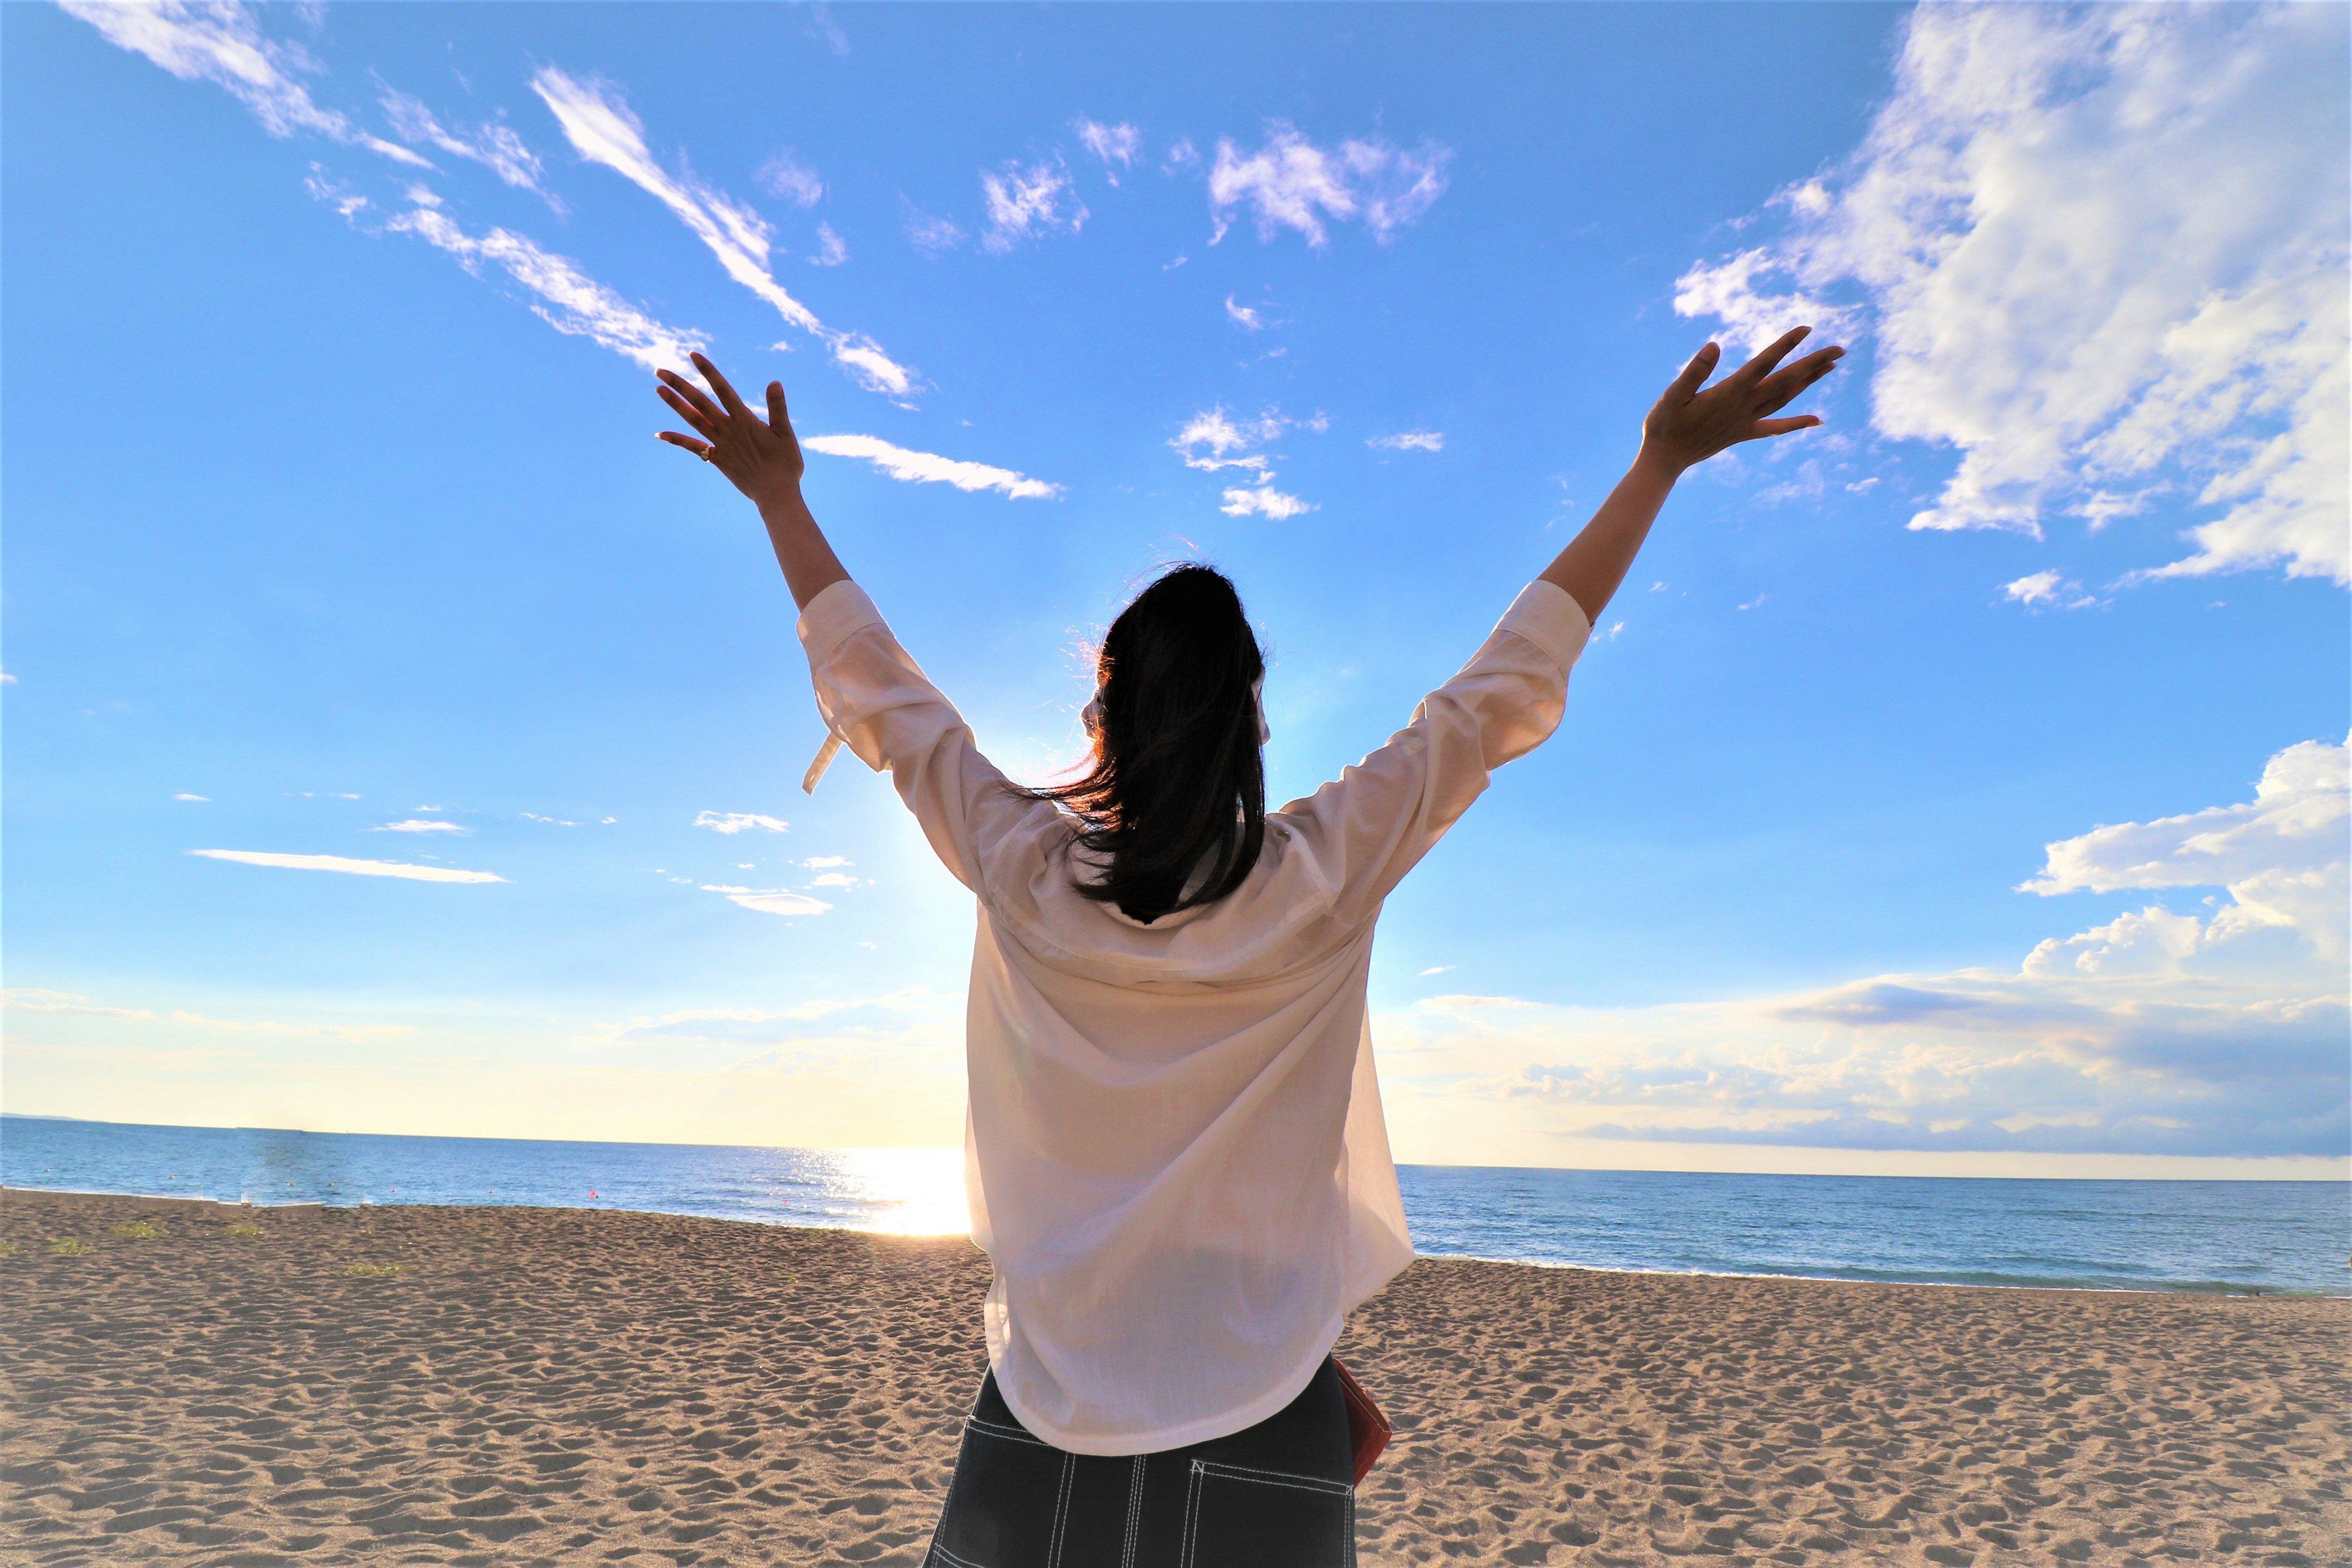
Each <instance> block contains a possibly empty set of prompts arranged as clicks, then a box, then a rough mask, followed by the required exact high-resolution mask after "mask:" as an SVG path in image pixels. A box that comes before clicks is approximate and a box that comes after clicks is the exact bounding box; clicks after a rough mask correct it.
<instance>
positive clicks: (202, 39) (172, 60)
mask: <svg viewBox="0 0 2352 1568" xmlns="http://www.w3.org/2000/svg"><path fill="white" fill-rule="evenodd" d="M58 4H59V5H60V6H61V7H62V8H63V9H64V10H65V12H66V14H67V15H68V16H78V17H79V18H80V19H81V20H83V21H85V22H87V23H89V25H90V26H93V27H95V28H97V29H98V30H99V31H100V33H102V34H104V35H105V37H106V40H107V41H108V42H109V43H110V44H113V45H115V46H116V47H119V48H124V49H129V50H131V51H132V52H134V53H136V54H142V55H144V56H146V57H147V58H149V59H151V60H152V61H154V62H155V63H156V64H157V65H159V66H161V67H163V68H164V69H165V70H167V71H169V72H171V73H172V74H173V76H175V77H178V78H179V79H181V80H182V81H209V82H212V83H214V84H215V85H216V86H218V87H222V88H226V89H227V90H228V92H229V94H230V96H232V97H234V98H235V99H236V100H237V101H238V102H239V103H242V104H244V105H245V107H246V108H247V110H249V111H250V112H251V113H252V115H253V117H254V118H255V119H256V120H257V121H260V122H261V128H262V129H263V130H264V131H267V132H269V134H270V135H272V136H291V135H293V134H294V133H295V132H298V131H299V132H310V133H311V134H312V135H316V136H324V137H326V138H328V139H329V140H330V141H333V142H341V143H343V144H344V145H345V146H350V147H364V148H366V149H368V150H369V151H370V152H372V153H382V154H383V156H385V157H387V158H390V159H392V160H394V162H395V163H406V164H409V165H411V166H412V167H415V168H422V169H429V168H431V167H432V166H433V165H432V163H431V162H430V161H429V160H427V159H425V158H424V157H421V156H419V155H418V154H417V153H414V152H412V151H410V150H409V149H408V148H406V147H403V146H401V145H400V144H399V143H397V142H387V141H385V140H383V138H382V137H380V136H371V135H369V134H368V133H367V132H363V131H362V130H360V129H359V128H358V127H357V126H355V125H353V124H352V122H351V121H350V119H349V118H348V117H347V116H345V115H344V114H343V113H342V112H341V110H332V109H321V108H320V107H319V106H318V105H317V104H316V103H314V102H312V101H311V99H310V89H307V88H305V87H304V86H303V85H302V84H301V83H300V82H299V81H296V80H295V79H294V77H295V74H296V73H298V72H301V71H315V70H317V69H318V68H319V67H318V65H317V64H316V62H314V61H313V60H311V59H310V57H309V56H308V55H307V54H305V53H304V52H303V51H302V49H301V47H299V45H295V44H290V43H282V42H278V41H276V40H273V39H270V38H268V37H263V36H262V32H261V28H260V26H259V25H258V24H257V22H256V21H255V20H254V14H253V13H252V12H251V11H249V10H247V8H246V7H245V6H243V5H237V4H236V0H226V3H225V4H196V3H194V0H144V3H142V4H136V5H131V4H122V3H121V0H58Z"/></svg>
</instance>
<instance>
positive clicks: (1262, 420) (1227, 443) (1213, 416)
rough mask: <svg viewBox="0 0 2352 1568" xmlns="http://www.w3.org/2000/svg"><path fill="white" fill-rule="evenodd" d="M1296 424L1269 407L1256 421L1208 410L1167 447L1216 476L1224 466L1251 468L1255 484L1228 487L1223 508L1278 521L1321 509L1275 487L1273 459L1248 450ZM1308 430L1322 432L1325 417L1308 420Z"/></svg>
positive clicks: (1234, 513)
mask: <svg viewBox="0 0 2352 1568" xmlns="http://www.w3.org/2000/svg"><path fill="white" fill-rule="evenodd" d="M1295 423H1297V422H1296V421H1293V420H1290V419H1286V418H1285V417H1284V416H1282V415H1281V414H1280V413H1279V412H1277V411H1276V410H1274V409H1267V410H1266V411H1265V413H1263V414H1260V415H1259V416H1257V417H1255V419H1252V418H1239V419H1237V418H1235V417H1234V416H1232V415H1230V414H1228V413H1226V412H1225V409H1224V405H1223V404H1220V405H1217V406H1215V407H1213V408H1209V409H1205V410H1203V411H1202V412H1201V413H1199V414H1195V415H1194V416H1192V418H1190V419H1189V420H1186V421H1185V423H1184V427H1183V428H1182V429H1181V430H1179V431H1178V432H1177V433H1176V435H1175V437H1174V438H1173V439H1171V441H1170V442H1169V443H1168V445H1169V446H1170V447H1173V448H1174V449H1175V451H1176V452H1177V453H1178V455H1180V456H1181V457H1182V458H1183V459H1184V466H1185V467H1186V468H1200V469H1202V470H1203V471H1205V472H1208V473H1215V472H1217V471H1218V470H1220V469H1223V468H1246V469H1247V470H1249V472H1250V473H1251V474H1252V475H1253V476H1255V481H1256V482H1255V484H1251V485H1247V486H1242V485H1235V486H1232V487H1229V488H1228V489H1226V490H1225V491H1224V495H1223V505H1221V506H1219V507H1218V509H1217V510H1219V511H1222V512H1223V513H1224V514H1225V515H1226V516H1228V517H1264V518H1271V519H1273V520H1274V521H1276V522H1279V521H1282V520H1284V519H1285V518H1292V517H1297V516H1298V515H1300V514H1301V513H1303V512H1310V511H1313V510H1316V505H1315V503H1314V502H1313V501H1309V500H1301V499H1299V498H1298V497H1297V496H1295V495H1291V494H1289V493H1288V492H1287V491H1285V490H1278V489H1275V488H1274V485H1273V482H1272V481H1273V479H1274V478H1275V472H1274V468H1273V467H1272V464H1273V458H1270V457H1268V456H1267V455H1266V454H1265V453H1264V452H1253V451H1250V450H1248V448H1249V447H1257V446H1263V445H1264V444H1265V443H1266V442H1268V441H1271V440H1273V439H1275V438H1276V437H1278V436H1280V435H1281V434H1282V433H1283V432H1284V431H1286V430H1287V429H1289V428H1291V427H1292V426H1293V425H1294V424H1295ZM1306 425H1307V428H1309V429H1318V430H1319V429H1322V428H1323V427H1324V425H1325V421H1324V420H1323V418H1322V416H1320V415H1318V416H1316V417H1315V418H1314V419H1311V420H1308V421H1307V422H1306Z"/></svg>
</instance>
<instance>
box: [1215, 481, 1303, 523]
mask: <svg viewBox="0 0 2352 1568" xmlns="http://www.w3.org/2000/svg"><path fill="white" fill-rule="evenodd" d="M1217 510H1219V511H1221V512H1223V513H1224V514H1225V515H1226V516H1227V517H1248V516H1250V515H1252V514H1253V513H1255V515H1257V516H1259V517H1267V518H1272V519H1273V520H1274V521H1276V522H1280V521H1283V519H1285V518H1291V517H1297V515H1298V514H1299V513H1300V512H1303V511H1313V510H1315V503H1314V502H1313V501H1307V500H1299V499H1298V498H1297V496H1294V495H1287V494H1285V493H1284V492H1283V491H1281V490H1278V489H1275V488H1274V487H1273V486H1272V485H1263V484H1262V485H1259V486H1258V487H1257V488H1256V489H1228V490H1227V491H1225V504H1224V505H1223V506H1221V507H1219V508H1218V509H1217Z"/></svg>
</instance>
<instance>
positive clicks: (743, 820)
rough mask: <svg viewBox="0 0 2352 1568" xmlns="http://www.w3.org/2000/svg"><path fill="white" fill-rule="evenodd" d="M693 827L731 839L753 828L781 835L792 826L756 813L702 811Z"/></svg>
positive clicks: (696, 816) (779, 819)
mask: <svg viewBox="0 0 2352 1568" xmlns="http://www.w3.org/2000/svg"><path fill="white" fill-rule="evenodd" d="M694 826H697V827H708V828H709V829H710V831H711V832H713V833H724V834H727V835H729V836H730V837H731V836H733V835H735V834H738V833H749V832H751V830H752V829H753V828H758V829H760V830H761V832H765V833H782V832H785V831H787V830H789V829H790V828H791V826H792V824H790V823H788V822H785V821H783V820H782V819H781V818H778V817H773V816H761V815H760V814H759V813H758V812H756V811H704V812H698V813H697V814H696V815H695V818H694Z"/></svg>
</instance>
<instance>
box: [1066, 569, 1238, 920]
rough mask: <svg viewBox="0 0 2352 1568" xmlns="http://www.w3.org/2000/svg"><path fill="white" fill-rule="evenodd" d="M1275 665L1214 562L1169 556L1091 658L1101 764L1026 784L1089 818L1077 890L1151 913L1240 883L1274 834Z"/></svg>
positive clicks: (1203, 900)
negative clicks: (1266, 722) (1267, 740)
mask: <svg viewBox="0 0 2352 1568" xmlns="http://www.w3.org/2000/svg"><path fill="white" fill-rule="evenodd" d="M1264 678H1265V655H1264V654H1263V653H1261V652H1260V651H1259V649H1258V646H1257V637H1256V635H1255V633H1254V632H1252V631H1251V630H1250V624H1249V617H1248V616H1244V614H1243V613H1242V600H1241V595H1239V594H1237V593H1235V592H1234V585H1233V584H1232V583H1231V582H1230V581H1228V580H1227V579H1226V577H1225V574H1223V573H1222V572H1219V571H1218V570H1216V568H1214V567H1213V566H1203V565H1200V564H1198V563H1185V564H1183V565H1181V566H1175V567H1171V568H1170V569H1169V570H1168V571H1167V572H1165V573H1162V574H1160V577H1159V579H1158V580H1157V581H1156V582H1154V583H1153V584H1151V585H1150V587H1148V588H1146V589H1144V590H1143V592H1142V593H1140V594H1138V595H1136V596H1135V598H1134V599H1133V600H1132V601H1131V602H1130V603H1129V605H1128V606H1127V608H1126V609H1124V610H1121V611H1120V612H1119V614H1118V619H1117V620H1115V621H1113V622H1111V624H1110V632H1109V635H1108V636H1107V637H1104V638H1103V644H1102V651H1101V653H1100V654H1099V655H1098V656H1097V660H1096V665H1095V680H1096V691H1095V701H1094V703H1093V704H1091V705H1090V706H1089V708H1088V710H1087V711H1088V721H1087V729H1088V731H1090V733H1091V736H1092V739H1093V742H1094V761H1093V763H1092V765H1090V766H1089V767H1088V768H1087V771H1086V773H1084V774H1083V775H1081V776H1080V777H1079V778H1077V779H1076V780H1074V781H1072V782H1071V783H1069V784H1057V785H1055V786H1053V787H1051V788H1047V789H1041V790H1035V791H1032V792H1029V793H1030V794H1032V795H1034V798H1036V799H1039V800H1051V801H1055V802H1057V803H1059V804H1060V805H1065V806H1067V807H1069V808H1070V810H1071V811H1073V812H1075V813H1076V816H1077V817H1078V819H1079V821H1080V823H1081V824H1082V826H1081V827H1080V829H1079V832H1078V836H1077V844H1078V847H1080V848H1082V849H1084V850H1085V851H1087V855H1088V857H1089V858H1091V859H1093V860H1094V861H1096V862H1097V868H1098V870H1099V875H1098V878H1097V879H1095V880H1091V881H1090V880H1087V879H1086V878H1084V877H1080V878H1078V879H1077V887H1078V891H1079V892H1081V893H1083V894H1084V895H1085V896H1086V897H1087V898H1089V899H1095V900H1100V901H1102V902H1104V903H1109V904H1117V905H1118V908H1119V910H1121V912H1123V913H1125V914H1126V915H1127V916H1129V918H1130V919H1133V920H1139V921H1155V920H1158V919H1159V918H1160V916H1161V915H1164V914H1168V913H1171V912H1172V911H1174V910H1182V909H1190V908H1192V907H1193V906H1194V905H1196V904H1208V903H1214V902H1215V901H1216V900H1219V899H1222V898H1223V897H1224V896H1225V895H1226V894H1227V893H1230V892H1232V891H1233V890H1234V889H1235V888H1238V887H1240V886H1241V885H1242V881H1243V879H1244V878H1246V877H1247V876H1248V875H1249V874H1250V868H1252V867H1254V866H1255V865H1256V864H1257V857H1258V850H1259V849H1260V847H1263V846H1264V844H1265V760H1264V759H1263V757H1261V755H1260V754H1259V751H1258V746H1259V736H1258V704H1257V693H1256V689H1255V688H1256V686H1257V683H1258V682H1259V681H1260V680H1262V679H1264ZM1188 884H1191V885H1192V891H1191V895H1190V896H1189V897H1188V896H1186V890H1185V889H1186V887H1187V885H1188Z"/></svg>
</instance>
